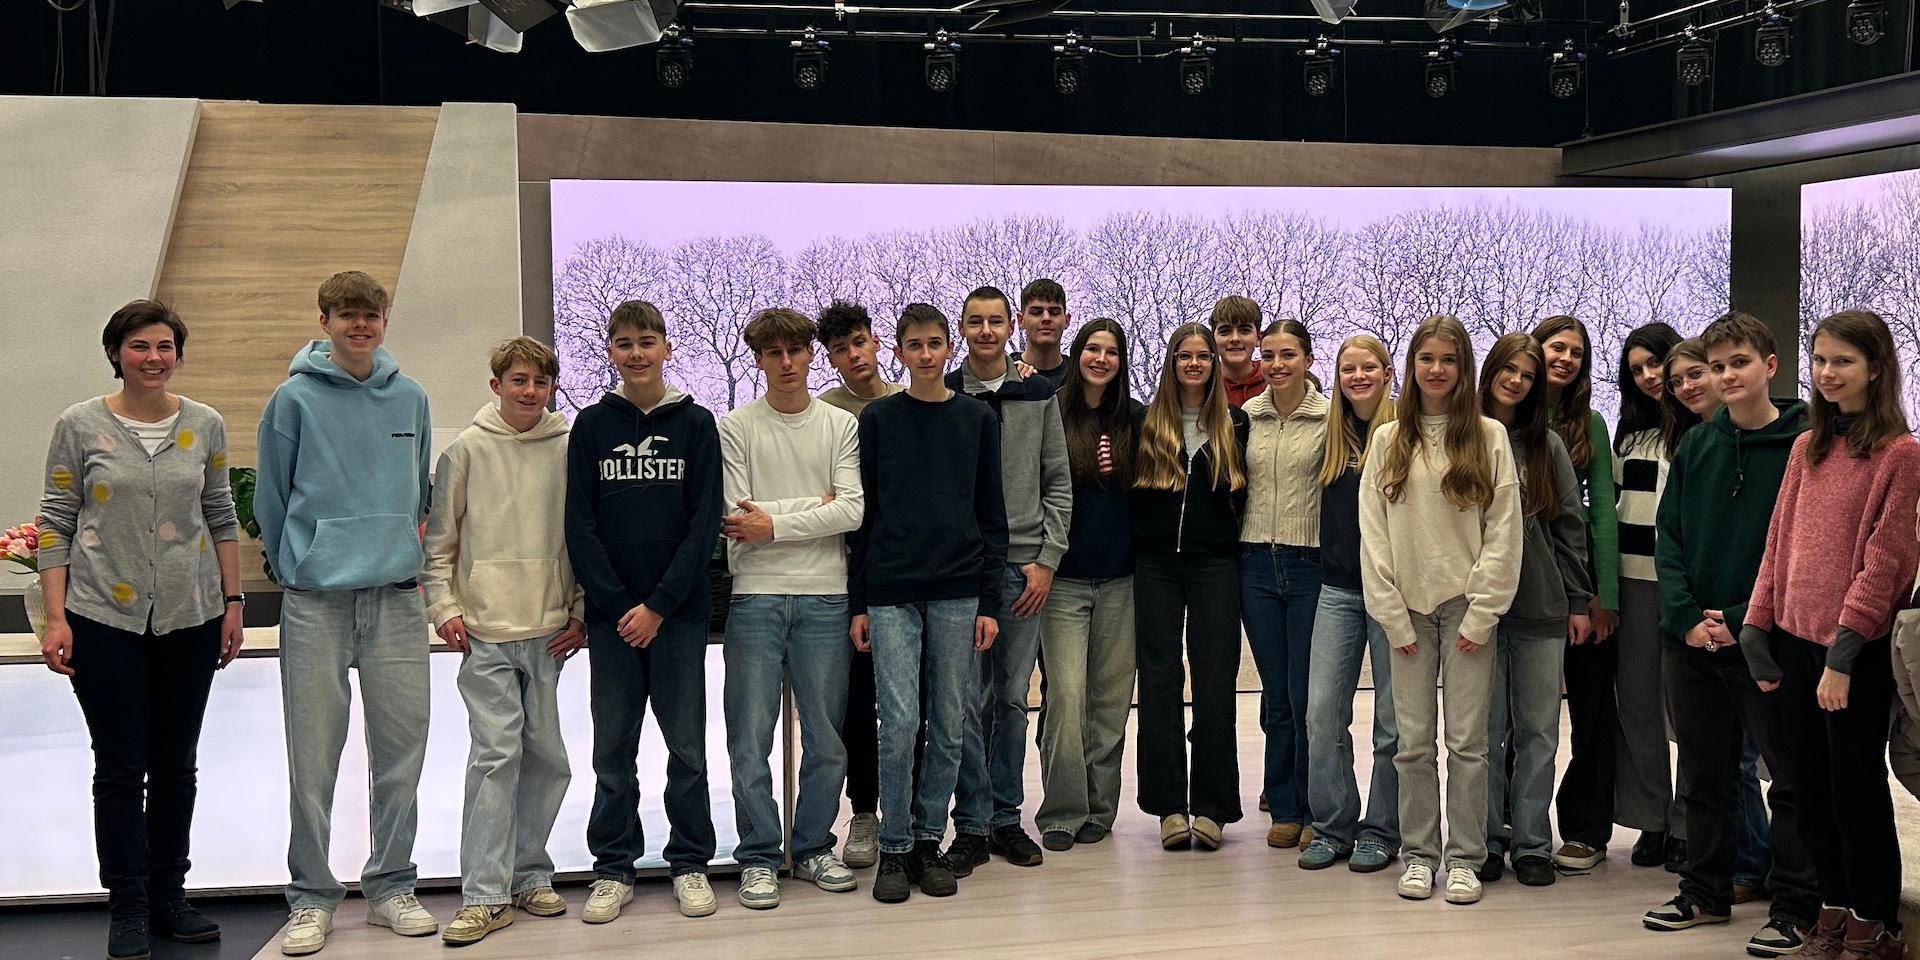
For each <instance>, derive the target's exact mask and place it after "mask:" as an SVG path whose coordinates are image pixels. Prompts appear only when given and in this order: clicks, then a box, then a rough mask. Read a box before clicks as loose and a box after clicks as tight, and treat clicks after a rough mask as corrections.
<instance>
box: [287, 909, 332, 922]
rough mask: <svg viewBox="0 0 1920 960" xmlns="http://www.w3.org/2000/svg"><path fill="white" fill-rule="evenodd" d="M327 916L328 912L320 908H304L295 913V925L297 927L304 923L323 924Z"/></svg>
mask: <svg viewBox="0 0 1920 960" xmlns="http://www.w3.org/2000/svg"><path fill="white" fill-rule="evenodd" d="M325 914H326V911H325V910H322V909H320V908H318V907H302V908H300V909H298V910H295V911H294V912H293V925H294V926H296V927H297V926H300V925H301V924H304V923H312V924H318V923H322V922H324V918H325Z"/></svg>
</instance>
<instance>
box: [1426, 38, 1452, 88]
mask: <svg viewBox="0 0 1920 960" xmlns="http://www.w3.org/2000/svg"><path fill="white" fill-rule="evenodd" d="M1459 56H1460V55H1459V54H1457V53H1455V52H1454V51H1453V44H1452V43H1451V42H1449V41H1446V40H1442V41H1440V46H1439V48H1438V49H1434V50H1428V51H1427V66H1426V70H1425V73H1426V87H1427V96H1429V97H1432V98H1433V99H1435V100H1439V99H1441V98H1443V97H1445V96H1446V95H1447V94H1449V93H1452V92H1453V61H1454V60H1455V59H1457V58H1458V57H1459Z"/></svg>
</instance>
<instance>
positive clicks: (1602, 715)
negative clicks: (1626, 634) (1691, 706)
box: [1554, 638, 1620, 847]
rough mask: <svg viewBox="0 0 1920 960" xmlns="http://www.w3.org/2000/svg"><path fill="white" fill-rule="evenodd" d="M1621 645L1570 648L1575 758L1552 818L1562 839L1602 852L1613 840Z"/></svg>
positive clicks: (1569, 683)
mask: <svg viewBox="0 0 1920 960" xmlns="http://www.w3.org/2000/svg"><path fill="white" fill-rule="evenodd" d="M1619 650H1620V643H1619V641H1618V640H1617V639H1615V638H1608V639H1607V641H1606V642H1605V643H1594V642H1592V641H1588V642H1586V643H1581V644H1574V643H1569V644H1567V659H1566V666H1565V671H1566V678H1567V720H1568V721H1569V723H1570V724H1571V726H1572V728H1573V730H1572V737H1571V740H1572V742H1571V744H1570V745H1569V746H1570V747H1571V748H1572V753H1573V756H1572V758H1571V759H1570V760H1568V761H1567V770H1566V773H1564V774H1563V775H1562V776H1561V778H1560V792H1559V793H1558V794H1556V795H1555V796H1554V812H1555V813H1556V814H1557V815H1558V817H1559V820H1560V839H1562V840H1566V841H1578V842H1580V843H1584V844H1586V845H1588V846H1591V847H1604V846H1606V845H1607V841H1609V840H1611V839H1613V775H1614V758H1615V753H1616V750H1615V744H1616V741H1617V738H1618V737H1619V736H1620V711H1619V709H1618V708H1617V704H1616V701H1615V700H1614V698H1613V675H1614V671H1615V669H1616V667H1617V666H1618V664H1619Z"/></svg>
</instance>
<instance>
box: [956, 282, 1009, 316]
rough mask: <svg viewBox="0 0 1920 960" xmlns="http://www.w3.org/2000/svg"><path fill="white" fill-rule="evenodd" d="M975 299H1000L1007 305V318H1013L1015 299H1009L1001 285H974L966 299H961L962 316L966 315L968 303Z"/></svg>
mask: <svg viewBox="0 0 1920 960" xmlns="http://www.w3.org/2000/svg"><path fill="white" fill-rule="evenodd" d="M975 300H998V301H1000V302H1001V303H1002V304H1005V305H1006V308H1007V319H1008V320H1009V321H1011V320H1012V319H1013V301H1012V300H1009V299H1007V295H1006V294H1005V293H1003V292H1002V291H1001V290H1000V288H999V287H996V286H991V285H988V286H984V287H974V288H973V292H972V293H969V294H967V298H966V299H965V300H962V301H960V315H961V316H963V317H964V316H966V314H967V304H969V303H972V302H974V301H975Z"/></svg>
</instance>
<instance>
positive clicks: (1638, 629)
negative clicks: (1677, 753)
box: [1609, 577, 1686, 836]
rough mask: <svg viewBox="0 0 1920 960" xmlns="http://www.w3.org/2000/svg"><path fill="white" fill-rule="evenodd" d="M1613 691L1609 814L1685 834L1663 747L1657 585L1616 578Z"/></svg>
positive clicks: (1635, 825)
mask: <svg viewBox="0 0 1920 960" xmlns="http://www.w3.org/2000/svg"><path fill="white" fill-rule="evenodd" d="M1609 642H1611V643H1614V644H1616V645H1617V646H1618V649H1617V651H1616V656H1618V658H1619V660H1618V663H1617V665H1616V666H1615V668H1614V679H1613V693H1614V702H1615V703H1616V704H1617V705H1618V706H1617V709H1618V710H1619V714H1620V726H1619V731H1618V733H1616V734H1615V736H1616V738H1617V739H1616V741H1615V743H1616V746H1615V748H1614V751H1613V755H1614V775H1613V819H1614V820H1615V821H1616V822H1618V823H1619V824H1620V825H1621V826H1626V827H1633V828H1634V829H1637V830H1655V831H1669V832H1673V833H1674V834H1675V835H1676V836H1678V835H1681V834H1684V833H1685V830H1684V829H1682V828H1681V827H1680V825H1681V824H1682V823H1684V822H1685V820H1686V818H1685V816H1684V815H1683V811H1682V809H1681V805H1680V800H1679V797H1678V795H1677V794H1676V793H1675V792H1674V789H1673V756H1672V754H1671V753H1670V752H1669V751H1668V749H1667V728H1668V724H1667V694H1666V691H1667V685H1666V682H1665V681H1664V680H1663V679H1662V676H1661V670H1660V662H1661V650H1660V645H1661V640H1660V585H1659V584H1658V583H1655V582H1653V581H1651V580H1633V579H1630V578H1627V577H1621V578H1620V629H1618V630H1616V631H1615V632H1614V634H1613V639H1612V640H1611V641H1609Z"/></svg>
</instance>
